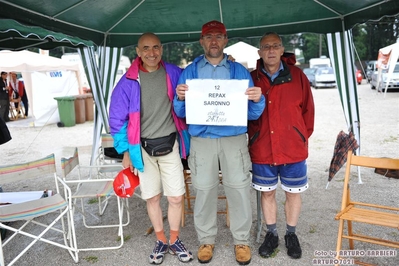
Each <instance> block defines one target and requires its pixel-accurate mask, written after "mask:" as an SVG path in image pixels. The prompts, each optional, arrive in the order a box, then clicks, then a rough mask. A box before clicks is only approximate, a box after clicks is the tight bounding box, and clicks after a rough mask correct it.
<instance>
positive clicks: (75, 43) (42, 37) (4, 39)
mask: <svg viewBox="0 0 399 266" xmlns="http://www.w3.org/2000/svg"><path fill="white" fill-rule="evenodd" d="M0 22H1V23H0V50H10V51H21V50H25V49H28V48H32V47H37V48H41V49H45V50H48V49H53V48H56V47H60V46H65V47H73V48H78V47H83V46H85V47H91V46H93V45H94V43H93V42H92V41H88V40H82V39H80V38H78V37H73V36H68V35H65V34H63V33H59V32H54V31H50V30H47V29H44V28H41V27H37V26H26V25H23V24H21V23H19V22H17V21H15V20H13V19H1V20H0Z"/></svg>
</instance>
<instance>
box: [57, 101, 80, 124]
mask: <svg viewBox="0 0 399 266" xmlns="http://www.w3.org/2000/svg"><path fill="white" fill-rule="evenodd" d="M54 99H55V100H57V103H58V113H59V114H60V120H61V122H62V123H63V124H64V126H65V127H73V126H74V125H76V119H75V97H73V96H64V97H55V98H54Z"/></svg>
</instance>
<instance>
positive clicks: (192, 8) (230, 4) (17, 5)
mask: <svg viewBox="0 0 399 266" xmlns="http://www.w3.org/2000/svg"><path fill="white" fill-rule="evenodd" d="M0 10H2V12H1V13H0V19H1V18H12V19H15V20H17V21H19V22H21V23H24V24H26V25H35V26H39V27H41V28H45V29H48V30H52V31H56V32H62V33H65V34H69V35H72V36H76V37H79V38H82V39H89V40H91V41H93V42H94V43H95V44H96V45H98V46H101V47H103V49H101V52H102V54H100V56H99V60H98V61H97V59H96V58H95V53H94V50H93V48H83V49H81V55H82V57H85V59H84V61H85V62H88V63H89V62H90V63H89V64H88V66H90V67H88V68H87V69H88V70H89V69H90V71H91V72H92V74H91V78H90V84H91V86H92V87H93V88H95V91H96V92H95V91H93V93H94V92H95V95H94V98H95V101H96V104H97V107H98V108H97V110H98V111H99V116H98V120H97V122H98V123H100V124H104V125H105V129H106V130H107V131H108V127H107V125H108V122H107V121H108V114H107V100H108V98H109V92H110V91H111V90H112V86H113V81H112V73H115V72H116V69H113V67H112V66H111V65H109V64H108V62H109V63H110V64H112V62H115V61H114V60H113V59H112V58H115V57H116V58H118V56H120V50H118V48H121V47H125V46H128V45H133V44H136V43H137V40H138V38H139V36H140V35H141V34H142V33H143V32H146V31H150V32H154V33H156V34H158V35H159V36H160V38H161V41H162V42H163V43H167V42H192V41H197V40H198V39H199V37H200V31H201V26H202V24H203V23H204V22H206V21H209V20H213V19H217V20H220V21H223V22H224V23H225V24H226V26H227V31H228V35H229V38H234V37H255V36H261V35H263V33H265V32H267V31H276V32H278V33H279V34H293V33H299V32H314V33H322V34H329V36H330V37H329V38H328V39H329V48H330V49H329V50H330V57H331V59H332V62H333V63H334V68H335V73H336V75H337V80H338V87H339V91H340V96H341V102H342V105H343V109H344V114H345V117H346V119H347V123H348V128H358V125H359V120H360V119H359V112H358V106H357V105H358V104H357V95H356V84H355V83H354V82H352V80H353V76H354V72H353V56H352V54H353V52H352V48H351V46H350V44H351V37H350V29H351V28H352V27H353V26H354V25H356V24H357V23H363V22H366V21H368V20H370V19H373V20H376V19H380V18H381V17H383V16H389V15H396V14H398V13H399V1H397V0H363V1H342V0H302V1H297V0H280V1H279V2H278V3H276V2H275V1H265V0H249V1H242V0H228V1H227V0H202V1H196V0H185V1H178V0H168V1H159V0H114V1H108V0H70V1H58V0H46V1H42V3H40V1H39V2H37V1H35V2H32V1H30V0H18V1H12V0H0ZM107 47H108V48H107ZM111 47H112V48H111ZM89 50H93V51H89ZM107 51H108V52H107ZM114 66H115V65H114ZM115 67H116V66H115ZM94 72H96V73H94ZM88 74H89V73H88ZM110 74H111V76H109V75H110ZM88 76H90V74H89V75H88ZM100 129H101V127H98V130H100ZM359 134H360V130H357V134H356V138H357V139H358V140H360V138H359ZM98 141H99V131H98V132H97V133H96V136H95V138H94V146H97V144H98Z"/></svg>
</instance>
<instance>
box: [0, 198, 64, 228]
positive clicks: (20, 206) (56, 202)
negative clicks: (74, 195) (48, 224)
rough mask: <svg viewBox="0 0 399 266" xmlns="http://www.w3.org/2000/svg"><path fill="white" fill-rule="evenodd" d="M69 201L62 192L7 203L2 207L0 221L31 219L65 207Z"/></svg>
mask: <svg viewBox="0 0 399 266" xmlns="http://www.w3.org/2000/svg"><path fill="white" fill-rule="evenodd" d="M66 206H67V202H66V201H65V200H64V199H63V198H62V196H61V195H60V194H55V195H54V196H51V197H47V198H41V199H37V200H32V201H28V202H23V203H17V204H10V205H5V206H2V207H1V208H0V222H12V221H19V220H31V219H33V218H35V217H38V216H42V215H45V214H47V213H51V212H54V211H56V210H59V209H63V208H65V207H66Z"/></svg>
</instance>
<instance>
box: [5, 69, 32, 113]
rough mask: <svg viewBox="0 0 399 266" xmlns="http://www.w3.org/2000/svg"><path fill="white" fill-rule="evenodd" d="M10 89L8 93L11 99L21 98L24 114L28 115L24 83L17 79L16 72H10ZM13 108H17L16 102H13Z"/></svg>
mask: <svg viewBox="0 0 399 266" xmlns="http://www.w3.org/2000/svg"><path fill="white" fill-rule="evenodd" d="M9 75H10V77H11V78H10V82H9V85H10V90H9V95H10V98H12V99H18V98H21V101H22V104H23V105H24V109H25V113H24V116H25V117H28V110H29V103H28V96H27V95H26V90H25V85H24V83H23V82H22V81H20V80H18V79H17V73H15V72H10V73H9ZM14 104H15V108H18V104H19V103H18V102H14Z"/></svg>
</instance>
